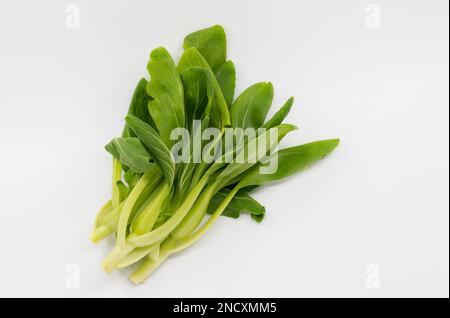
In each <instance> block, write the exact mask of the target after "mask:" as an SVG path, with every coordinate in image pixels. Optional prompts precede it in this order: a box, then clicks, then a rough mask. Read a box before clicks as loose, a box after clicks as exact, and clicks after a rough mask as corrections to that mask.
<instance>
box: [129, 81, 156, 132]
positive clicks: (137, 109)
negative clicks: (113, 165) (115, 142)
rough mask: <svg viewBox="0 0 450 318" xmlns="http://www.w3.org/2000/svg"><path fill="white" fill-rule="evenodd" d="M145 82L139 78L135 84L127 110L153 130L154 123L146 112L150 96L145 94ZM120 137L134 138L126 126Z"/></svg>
mask: <svg viewBox="0 0 450 318" xmlns="http://www.w3.org/2000/svg"><path fill="white" fill-rule="evenodd" d="M147 83H148V82H147V80H146V79H145V78H141V80H140V81H139V83H138V84H137V86H136V88H135V90H134V93H133V97H132V99H131V103H130V107H129V108H128V114H130V115H133V116H136V117H137V118H139V119H141V120H143V121H145V122H146V123H149V124H150V125H151V126H153V127H154V128H155V127H156V126H155V123H154V121H153V119H152V117H151V116H150V113H149V111H148V102H149V101H150V100H151V98H150V96H148V94H147ZM122 137H136V136H135V135H134V134H133V132H132V131H131V130H130V128H129V127H127V125H125V129H124V131H123V134H122Z"/></svg>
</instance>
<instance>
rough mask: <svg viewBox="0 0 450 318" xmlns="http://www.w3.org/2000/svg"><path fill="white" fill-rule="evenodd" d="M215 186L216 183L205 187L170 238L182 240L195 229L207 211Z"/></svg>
mask: <svg viewBox="0 0 450 318" xmlns="http://www.w3.org/2000/svg"><path fill="white" fill-rule="evenodd" d="M216 184H217V182H215V183H213V184H211V185H208V186H207V187H206V189H205V190H204V191H203V192H202V194H201V195H200V197H199V198H198V199H197V201H195V204H194V205H193V207H192V208H191V210H190V211H189V213H188V214H187V215H186V217H185V218H184V219H183V221H181V223H180V224H179V225H178V226H177V227H176V228H175V230H173V231H172V233H170V236H171V237H173V238H175V239H181V238H184V237H186V236H188V235H189V234H191V233H192V232H193V231H194V230H195V229H196V228H197V226H198V225H199V224H200V223H201V222H202V220H203V218H204V216H205V214H206V212H207V211H208V205H209V203H210V202H211V199H212V197H213V196H214V194H215V193H216V192H217V187H216Z"/></svg>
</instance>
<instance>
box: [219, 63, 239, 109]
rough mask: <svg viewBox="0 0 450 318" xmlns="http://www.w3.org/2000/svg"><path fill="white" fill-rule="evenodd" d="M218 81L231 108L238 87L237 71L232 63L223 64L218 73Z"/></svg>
mask: <svg viewBox="0 0 450 318" xmlns="http://www.w3.org/2000/svg"><path fill="white" fill-rule="evenodd" d="M216 79H217V82H218V83H219V86H220V89H221V90H222V93H223V97H224V98H225V101H226V102H227V105H228V106H231V103H233V98H234V89H235V86H236V69H235V68H234V64H233V62H231V61H227V62H225V63H224V64H222V65H221V66H220V67H219V68H218V69H217V72H216Z"/></svg>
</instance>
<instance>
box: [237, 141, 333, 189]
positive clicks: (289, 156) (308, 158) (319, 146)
mask: <svg viewBox="0 0 450 318" xmlns="http://www.w3.org/2000/svg"><path fill="white" fill-rule="evenodd" d="M338 144H339V139H330V140H322V141H316V142H312V143H308V144H305V145H301V146H296V147H290V148H286V149H282V150H280V151H279V152H277V153H274V154H273V155H277V156H278V169H277V171H276V172H275V173H273V174H261V173H260V169H259V166H255V167H254V168H252V170H250V171H249V172H248V174H246V175H245V176H244V178H243V179H242V181H241V182H240V183H239V186H240V187H247V186H253V185H263V184H266V183H269V182H273V181H278V180H281V179H283V178H286V177H289V176H290V175H293V174H294V173H296V172H299V171H302V170H304V169H306V168H308V167H309V166H310V165H312V164H313V163H314V162H316V161H318V160H319V159H322V158H323V157H325V156H326V155H328V154H329V153H331V152H332V151H333V150H334V149H335V148H336V147H337V146H338Z"/></svg>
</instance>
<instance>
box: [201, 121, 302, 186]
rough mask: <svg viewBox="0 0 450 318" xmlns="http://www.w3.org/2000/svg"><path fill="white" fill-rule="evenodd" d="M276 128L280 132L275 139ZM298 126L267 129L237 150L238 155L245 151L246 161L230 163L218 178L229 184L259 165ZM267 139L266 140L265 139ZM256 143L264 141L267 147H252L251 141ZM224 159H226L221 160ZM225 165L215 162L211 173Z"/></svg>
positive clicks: (280, 126) (282, 125)
mask: <svg viewBox="0 0 450 318" xmlns="http://www.w3.org/2000/svg"><path fill="white" fill-rule="evenodd" d="M273 129H276V130H277V133H278V138H277V139H275V140H274V138H273V135H272V130H273ZM295 129H296V127H295V126H293V125H289V124H281V125H278V126H276V127H273V128H272V129H271V130H266V131H265V132H264V133H262V134H260V135H259V136H258V137H257V138H255V139H254V140H251V141H249V142H248V143H246V144H245V146H244V147H243V148H242V149H241V150H240V151H239V152H236V154H237V155H236V157H235V158H237V157H238V156H239V153H240V152H243V154H244V155H245V157H244V162H236V161H233V162H231V163H230V164H228V165H227V166H226V168H225V169H223V171H222V172H221V173H220V175H219V176H218V178H220V179H222V180H221V184H222V185H226V184H229V182H232V180H233V179H235V178H236V177H238V176H239V175H240V174H242V173H243V172H245V171H247V170H248V169H250V168H251V167H253V166H254V165H257V163H258V162H261V161H264V160H265V159H266V158H267V156H268V155H269V154H268V153H267V151H269V150H271V149H273V147H274V146H276V145H277V144H278V142H279V141H280V140H281V139H282V138H283V137H284V136H286V134H288V133H289V132H290V131H293V130H295ZM264 140H265V141H264ZM250 142H252V143H255V144H256V145H260V144H262V143H265V145H266V149H258V147H250V145H249V143H250ZM262 150H266V152H262ZM220 161H222V162H223V161H224V160H222V159H221V160H220ZM222 166H223V163H220V162H218V163H214V164H213V165H212V166H211V168H210V169H209V173H214V172H215V171H217V170H218V168H221V167H222Z"/></svg>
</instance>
